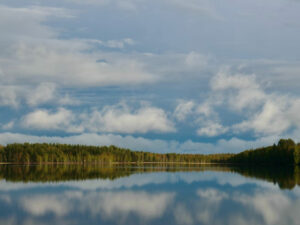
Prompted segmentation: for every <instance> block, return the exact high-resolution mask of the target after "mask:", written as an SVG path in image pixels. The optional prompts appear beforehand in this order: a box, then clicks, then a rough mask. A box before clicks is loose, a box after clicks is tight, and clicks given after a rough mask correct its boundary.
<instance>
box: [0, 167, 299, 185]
mask: <svg viewBox="0 0 300 225" xmlns="http://www.w3.org/2000/svg"><path fill="white" fill-rule="evenodd" d="M184 171H186V172H188V171H194V172H204V171H216V172H235V173H239V174H241V175H243V176H245V177H253V178H257V179H262V180H265V181H268V182H272V183H274V184H278V185H279V187H280V188H282V189H293V188H294V187H295V186H296V185H300V168H299V167H293V166H282V167H274V166H264V167H262V166H228V165H205V166H200V165H182V164H164V163H157V164H140V165H130V164H128V165H126V164H123V165H115V166H99V165H89V164H85V165H76V164H68V165H66V164H63V165H58V164H51V165H1V166H0V178H1V179H5V180H7V181H13V182H58V181H69V180H86V179H110V180H114V179H118V178H121V177H126V176H130V175H132V174H136V173H150V172H184Z"/></svg>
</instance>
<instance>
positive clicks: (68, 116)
mask: <svg viewBox="0 0 300 225" xmlns="http://www.w3.org/2000/svg"><path fill="white" fill-rule="evenodd" d="M22 125H23V127H25V128H30V129H37V130H63V131H65V132H75V133H76V132H84V131H88V132H106V133H129V134H131V133H147V132H161V133H166V132H175V131H176V129H175V127H174V125H173V123H172V122H171V121H170V120H169V119H168V118H167V114H166V113H165V112H164V110H162V109H160V108H156V107H151V106H142V107H140V108H139V109H137V110H133V109H132V108H130V107H129V106H128V105H126V104H125V103H120V104H118V105H113V106H105V107H104V108H103V109H102V110H101V111H98V110H96V109H95V110H93V111H92V112H90V113H73V112H72V111H70V110H68V109H65V108H59V109H58V110H57V111H56V112H55V111H53V112H51V111H50V110H46V109H38V110H35V111H33V112H31V113H29V114H27V115H25V116H24V117H23V119H22Z"/></svg>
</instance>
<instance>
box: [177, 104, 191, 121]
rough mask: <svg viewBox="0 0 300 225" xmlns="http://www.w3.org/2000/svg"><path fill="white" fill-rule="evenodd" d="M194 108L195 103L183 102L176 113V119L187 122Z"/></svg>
mask: <svg viewBox="0 0 300 225" xmlns="http://www.w3.org/2000/svg"><path fill="white" fill-rule="evenodd" d="M194 107H195V103H194V102H193V101H183V100H181V101H180V102H179V104H178V105H177V106H176V109H175V111H174V116H175V118H176V119H177V120H179V121H183V120H185V119H186V117H187V116H188V115H190V114H192V112H193V108H194Z"/></svg>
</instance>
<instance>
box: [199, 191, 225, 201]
mask: <svg viewBox="0 0 300 225" xmlns="http://www.w3.org/2000/svg"><path fill="white" fill-rule="evenodd" d="M197 195H198V196H199V197H201V198H204V199H206V200H208V201H209V202H212V203H218V202H220V201H222V200H224V199H226V198H228V194H227V193H225V192H221V191H218V190H216V189H213V188H209V189H206V190H202V189H198V190H197Z"/></svg>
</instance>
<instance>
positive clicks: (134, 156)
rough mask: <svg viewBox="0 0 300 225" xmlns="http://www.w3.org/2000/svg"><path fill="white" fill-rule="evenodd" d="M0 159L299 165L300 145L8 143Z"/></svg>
mask: <svg viewBox="0 0 300 225" xmlns="http://www.w3.org/2000/svg"><path fill="white" fill-rule="evenodd" d="M0 162H7V163H22V164H30V163H37V164H41V163H82V164H86V163H95V164H106V163H147V162H148V163H149V162H160V163H187V164H192V163H233V164H283V165H288V164H299V163H300V145H299V144H296V143H295V142H294V141H293V140H291V139H287V140H284V139H282V140H280V141H279V142H278V144H277V145H275V144H274V145H273V146H269V147H264V148H260V149H256V150H247V151H244V152H241V153H239V154H210V155H202V154H175V153H167V154H159V153H151V152H142V151H131V150H129V149H123V148H118V147H116V146H101V147H100V146H85V145H67V144H47V143H44V144H29V143H24V144H8V145H7V146H1V147H0Z"/></svg>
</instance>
